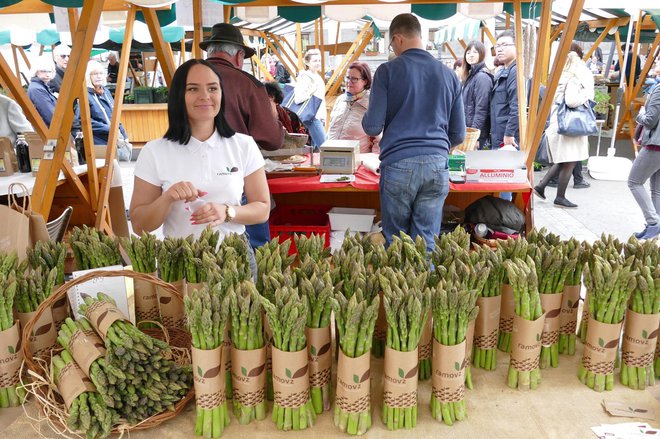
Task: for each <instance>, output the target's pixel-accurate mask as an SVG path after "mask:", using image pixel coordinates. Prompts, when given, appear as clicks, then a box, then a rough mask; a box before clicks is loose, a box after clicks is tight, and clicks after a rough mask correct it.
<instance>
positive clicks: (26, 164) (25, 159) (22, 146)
mask: <svg viewBox="0 0 660 439" xmlns="http://www.w3.org/2000/svg"><path fill="white" fill-rule="evenodd" d="M14 146H15V147H16V160H17V161H18V170H19V172H32V166H30V147H29V146H28V143H27V141H26V140H25V136H24V135H23V134H19V135H18V136H17V137H16V143H15V144H14Z"/></svg>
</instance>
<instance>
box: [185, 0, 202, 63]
mask: <svg viewBox="0 0 660 439" xmlns="http://www.w3.org/2000/svg"><path fill="white" fill-rule="evenodd" d="M192 8H193V44H192V57H193V58H197V59H201V58H202V49H201V47H199V43H201V42H202V39H203V37H204V35H203V33H204V27H203V20H202V0H192ZM183 50H184V52H185V48H184V49H183Z"/></svg>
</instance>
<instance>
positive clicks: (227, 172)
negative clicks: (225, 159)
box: [215, 166, 238, 177]
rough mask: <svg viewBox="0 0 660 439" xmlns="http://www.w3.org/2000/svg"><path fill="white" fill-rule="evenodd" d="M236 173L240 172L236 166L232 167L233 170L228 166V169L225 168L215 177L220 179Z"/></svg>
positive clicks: (217, 172)
mask: <svg viewBox="0 0 660 439" xmlns="http://www.w3.org/2000/svg"><path fill="white" fill-rule="evenodd" d="M234 172H238V168H237V167H236V166H234V167H231V168H230V167H229V166H227V167H225V169H224V170H219V171H216V173H215V175H216V176H218V177H220V176H222V175H231V174H233V173H234Z"/></svg>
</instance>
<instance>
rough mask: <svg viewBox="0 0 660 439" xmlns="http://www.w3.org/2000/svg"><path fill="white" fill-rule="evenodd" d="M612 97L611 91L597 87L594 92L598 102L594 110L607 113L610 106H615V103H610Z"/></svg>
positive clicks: (595, 99) (595, 100)
mask: <svg viewBox="0 0 660 439" xmlns="http://www.w3.org/2000/svg"><path fill="white" fill-rule="evenodd" d="M611 99H612V97H611V96H610V95H609V93H607V92H605V91H602V90H598V89H596V90H595V92H594V102H596V106H595V107H594V111H595V112H596V113H599V114H607V111H608V110H609V109H610V108H614V105H613V104H611V103H610V100H611Z"/></svg>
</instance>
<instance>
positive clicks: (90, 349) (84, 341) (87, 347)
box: [69, 329, 105, 376]
mask: <svg viewBox="0 0 660 439" xmlns="http://www.w3.org/2000/svg"><path fill="white" fill-rule="evenodd" d="M69 350H70V351H71V355H72V356H73V359H74V360H76V363H77V364H78V366H80V368H81V369H82V371H83V372H85V375H87V376H89V368H90V366H91V365H92V363H93V362H94V361H96V359H97V358H101V357H103V356H105V346H104V344H103V341H102V340H101V338H100V337H99V336H98V335H96V332H94V331H82V330H80V329H78V330H77V331H75V332H74V333H73V334H71V339H70V343H69Z"/></svg>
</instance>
